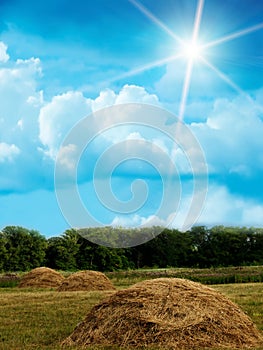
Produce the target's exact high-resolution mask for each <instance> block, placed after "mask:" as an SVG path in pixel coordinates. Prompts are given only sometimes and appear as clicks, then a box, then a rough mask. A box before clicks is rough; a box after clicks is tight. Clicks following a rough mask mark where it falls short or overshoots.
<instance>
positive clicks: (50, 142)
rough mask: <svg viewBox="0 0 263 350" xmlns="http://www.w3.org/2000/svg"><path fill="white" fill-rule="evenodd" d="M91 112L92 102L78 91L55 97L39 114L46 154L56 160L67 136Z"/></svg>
mask: <svg viewBox="0 0 263 350" xmlns="http://www.w3.org/2000/svg"><path fill="white" fill-rule="evenodd" d="M90 112H91V100H90V99H87V98H85V97H84V96H83V94H82V93H81V92H78V91H69V92H67V93H64V94H62V95H59V96H55V97H53V98H52V101H51V102H50V103H47V104H46V105H45V106H44V107H42V108H41V110H40V113H39V138H40V141H41V142H42V144H43V145H44V146H45V152H46V154H48V155H49V156H50V157H51V158H53V159H55V157H56V154H57V151H58V148H59V147H60V145H61V143H62V141H63V139H64V137H65V136H66V134H67V133H68V132H69V131H70V130H71V128H72V127H73V126H74V125H75V124H76V123H77V122H78V121H79V120H81V119H82V118H84V117H86V116H87V115H88V114H89V113H90Z"/></svg>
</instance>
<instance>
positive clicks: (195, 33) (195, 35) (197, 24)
mask: <svg viewBox="0 0 263 350" xmlns="http://www.w3.org/2000/svg"><path fill="white" fill-rule="evenodd" d="M204 3H205V2H204V0H199V2H198V5H197V10H196V15H195V22H194V30H193V37H192V41H193V42H194V43H195V42H196V40H197V38H198V34H199V29H200V24H201V19H202V13H203V8H204Z"/></svg>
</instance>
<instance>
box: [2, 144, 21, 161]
mask: <svg viewBox="0 0 263 350" xmlns="http://www.w3.org/2000/svg"><path fill="white" fill-rule="evenodd" d="M19 153H20V149H19V148H18V147H17V146H16V145H14V144H12V145H9V144H7V143H5V142H1V143H0V163H3V162H6V161H8V162H11V161H12V160H13V159H14V157H15V156H17V155H18V154H19Z"/></svg>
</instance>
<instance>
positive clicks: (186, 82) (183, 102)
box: [178, 0, 204, 120]
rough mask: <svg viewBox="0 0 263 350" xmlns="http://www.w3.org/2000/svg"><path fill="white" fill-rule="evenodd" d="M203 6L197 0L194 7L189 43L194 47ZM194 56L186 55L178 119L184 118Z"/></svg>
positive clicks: (201, 2)
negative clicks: (193, 19)
mask: <svg viewBox="0 0 263 350" xmlns="http://www.w3.org/2000/svg"><path fill="white" fill-rule="evenodd" d="M203 7H204V0H199V2H198V5H197V9H196V14H195V21H194V29H193V34H192V41H191V45H192V46H193V47H195V46H197V47H198V44H197V39H198V34H199V28H200V23H201V19H202V11H203ZM194 58H195V55H190V57H188V63H187V69H186V73H185V78H184V85H183V91H182V97H181V102H180V107H179V115H178V118H179V120H183V118H184V112H185V105H186V101H187V97H188V92H189V88H190V82H191V76H192V70H193V64H194Z"/></svg>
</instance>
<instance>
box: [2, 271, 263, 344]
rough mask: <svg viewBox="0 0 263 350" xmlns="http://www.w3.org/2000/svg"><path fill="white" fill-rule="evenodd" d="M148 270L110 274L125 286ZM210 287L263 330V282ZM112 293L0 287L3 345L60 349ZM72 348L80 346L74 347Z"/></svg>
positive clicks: (142, 276)
mask: <svg viewBox="0 0 263 350" xmlns="http://www.w3.org/2000/svg"><path fill="white" fill-rule="evenodd" d="M146 272H147V271H144V272H143V273H139V274H137V275H136V274H135V272H134V273H133V274H132V272H130V274H131V276H129V273H126V274H125V273H116V274H115V275H113V274H112V275H110V277H111V278H112V281H113V283H114V284H115V286H116V287H117V288H118V289H122V288H125V287H127V286H129V285H131V284H133V283H135V282H137V281H140V280H142V279H143V278H146V277H147V276H148V275H147V274H148V272H147V273H146ZM210 272H211V271H210ZM151 273H153V271H151ZM159 273H160V271H159ZM161 273H163V272H161ZM211 273H212V272H211ZM156 274H158V271H156ZM151 277H156V276H155V275H154V276H151ZM147 278H149V276H148V277H147ZM211 287H213V288H215V289H216V290H218V291H219V292H221V293H223V294H225V295H226V296H228V297H229V298H230V299H231V300H232V301H234V302H235V303H237V304H238V305H239V306H240V307H241V308H242V309H243V310H244V311H245V312H246V313H247V314H248V315H249V316H250V317H251V319H252V320H253V321H254V322H255V324H256V325H257V327H258V328H259V329H260V330H261V331H262V332H263V283H235V284H216V285H211ZM109 293H110V292H63V293H58V292H56V291H54V290H44V289H38V290H31V289H18V288H16V287H9V288H1V289H0V349H1V350H9V349H10V350H20V349H21V350H22V349H25V350H37V349H43V350H57V349H61V346H60V342H61V341H62V340H64V339H65V338H66V337H67V336H68V335H69V334H70V333H71V332H72V330H73V329H74V328H75V326H76V325H77V324H78V323H79V322H80V321H81V320H82V319H83V318H84V317H85V315H86V314H87V312H88V311H89V310H90V308H91V307H92V306H93V305H95V304H96V303H97V302H98V301H100V300H101V299H102V298H104V297H105V296H106V295H107V294H109ZM70 349H81V348H80V347H71V348H70ZM90 349H92V350H97V349H100V350H101V349H103V350H106V349H109V348H105V347H104V348H98V347H95V346H94V347H91V348H90ZM111 349H113V348H111ZM114 349H118V348H117V347H115V348H114ZM261 349H263V348H261ZM257 350H259V348H257Z"/></svg>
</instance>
